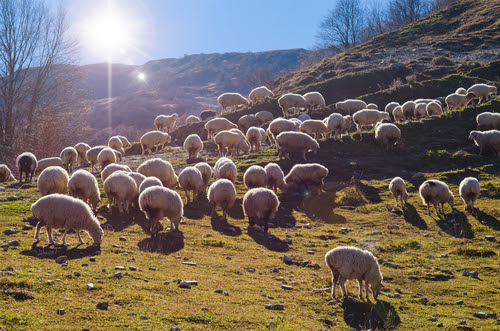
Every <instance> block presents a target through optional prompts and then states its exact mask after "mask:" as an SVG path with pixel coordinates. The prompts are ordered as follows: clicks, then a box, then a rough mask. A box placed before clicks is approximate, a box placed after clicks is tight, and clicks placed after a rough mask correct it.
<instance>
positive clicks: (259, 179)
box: [243, 165, 267, 189]
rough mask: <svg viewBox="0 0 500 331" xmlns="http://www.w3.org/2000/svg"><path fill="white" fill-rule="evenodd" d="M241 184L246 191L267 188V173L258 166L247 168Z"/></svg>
mask: <svg viewBox="0 0 500 331" xmlns="http://www.w3.org/2000/svg"><path fill="white" fill-rule="evenodd" d="M243 183H245V187H246V188H247V189H252V188H256V187H266V186H267V172H266V170H265V169H264V168H262V167H261V166H258V165H253V166H251V167H249V168H248V169H247V170H246V171H245V174H244V175H243Z"/></svg>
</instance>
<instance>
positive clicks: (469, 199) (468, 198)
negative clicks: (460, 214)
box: [458, 177, 481, 213]
mask: <svg viewBox="0 0 500 331" xmlns="http://www.w3.org/2000/svg"><path fill="white" fill-rule="evenodd" d="M458 192H459V193H460V197H461V198H462V200H463V201H464V204H465V210H467V211H469V212H471V213H472V212H473V211H474V202H476V200H477V198H478V197H479V192H481V187H480V185H479V181H478V180H477V179H476V178H474V177H467V178H464V180H462V181H461V182H460V186H459V187H458Z"/></svg>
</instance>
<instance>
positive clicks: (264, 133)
mask: <svg viewBox="0 0 500 331" xmlns="http://www.w3.org/2000/svg"><path fill="white" fill-rule="evenodd" d="M257 130H259V132H260V137H261V138H262V139H261V144H262V145H264V144H265V143H266V140H267V134H266V130H264V129H263V128H257Z"/></svg>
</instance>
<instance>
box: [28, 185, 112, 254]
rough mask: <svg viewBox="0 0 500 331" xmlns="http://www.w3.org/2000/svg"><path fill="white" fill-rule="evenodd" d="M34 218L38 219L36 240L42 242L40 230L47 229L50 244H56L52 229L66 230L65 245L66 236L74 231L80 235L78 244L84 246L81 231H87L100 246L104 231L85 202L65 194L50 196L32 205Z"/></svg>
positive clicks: (63, 239) (63, 241) (64, 235)
mask: <svg viewBox="0 0 500 331" xmlns="http://www.w3.org/2000/svg"><path fill="white" fill-rule="evenodd" d="M31 212H32V213H33V217H35V218H36V219H38V224H37V225H36V231H35V239H36V241H37V242H38V241H40V229H41V228H42V227H43V226H45V227H46V228H47V236H48V238H49V242H50V243H51V244H54V239H53V238H52V229H64V234H63V237H62V243H63V245H66V234H67V233H68V231H69V230H71V229H74V230H75V231H76V233H77V235H78V242H79V243H80V244H83V240H82V237H81V236H80V231H86V232H88V234H89V235H90V237H91V238H92V240H93V241H94V244H95V245H100V244H101V242H102V237H103V236H104V231H102V228H101V225H100V224H99V221H98V220H97V218H96V217H95V216H94V214H93V213H92V210H90V207H89V206H88V205H87V204H86V203H85V202H83V201H81V200H79V199H75V198H73V197H70V196H67V195H63V194H58V193H55V194H50V195H47V196H45V197H43V198H41V199H39V200H38V201H37V202H35V203H34V204H32V205H31Z"/></svg>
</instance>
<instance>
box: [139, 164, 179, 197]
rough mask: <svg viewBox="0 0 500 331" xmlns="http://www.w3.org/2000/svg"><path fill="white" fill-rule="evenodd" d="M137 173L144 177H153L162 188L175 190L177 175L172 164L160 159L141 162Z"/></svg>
mask: <svg viewBox="0 0 500 331" xmlns="http://www.w3.org/2000/svg"><path fill="white" fill-rule="evenodd" d="M137 172H138V173H140V174H143V175H144V176H146V177H149V176H154V177H156V178H158V179H159V180H160V181H161V182H162V184H163V186H165V187H167V188H170V189H175V188H176V187H177V184H178V179H177V175H176V174H175V172H174V168H173V167H172V164H171V163H170V162H168V161H165V160H162V159H160V158H154V159H150V160H146V161H144V162H142V163H141V164H140V165H139V167H137Z"/></svg>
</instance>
